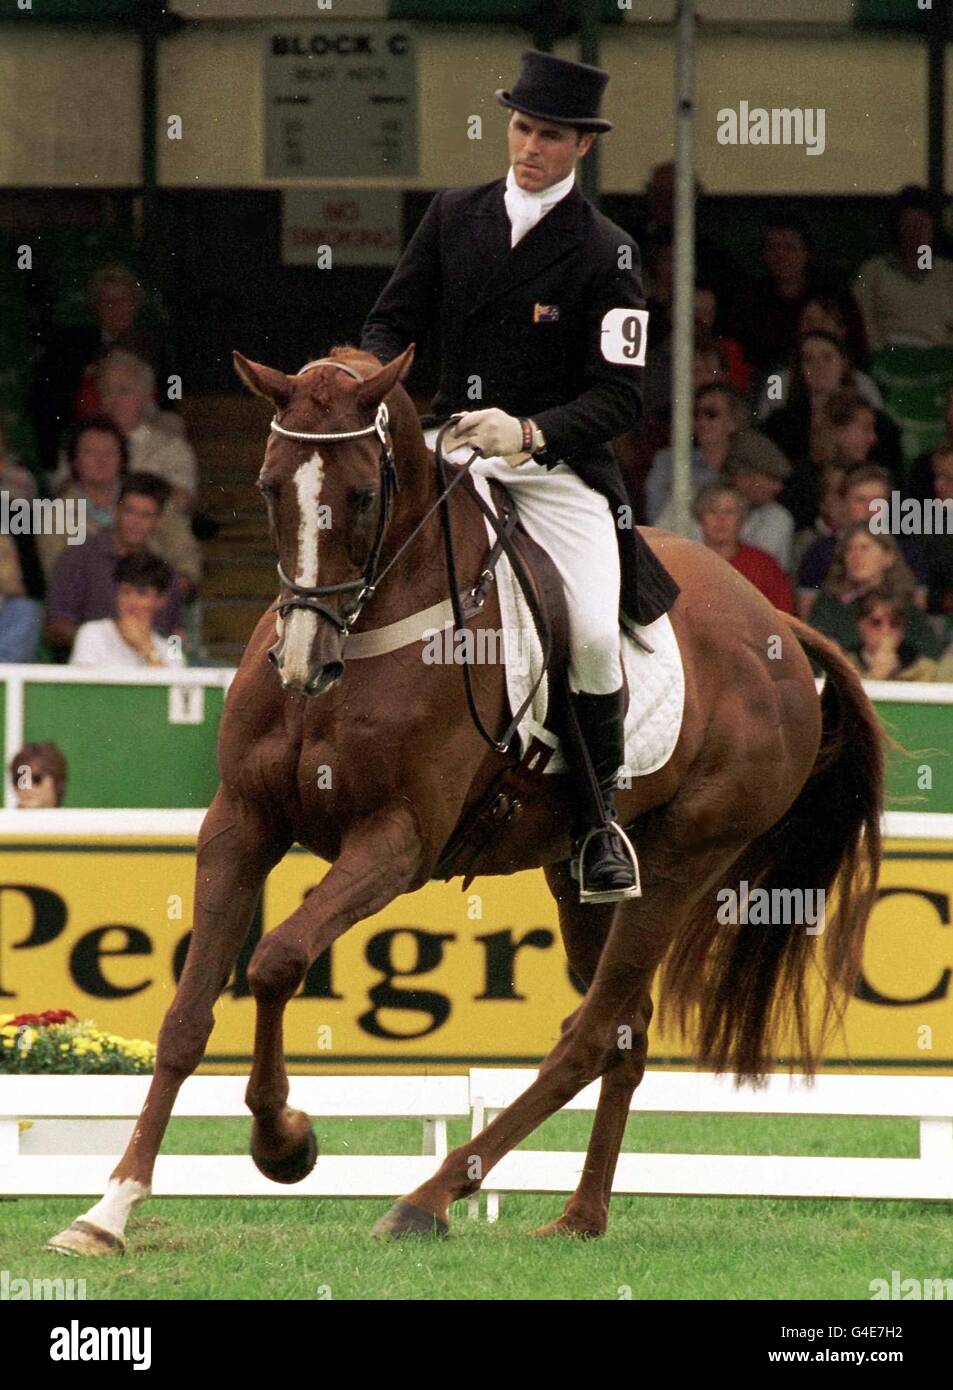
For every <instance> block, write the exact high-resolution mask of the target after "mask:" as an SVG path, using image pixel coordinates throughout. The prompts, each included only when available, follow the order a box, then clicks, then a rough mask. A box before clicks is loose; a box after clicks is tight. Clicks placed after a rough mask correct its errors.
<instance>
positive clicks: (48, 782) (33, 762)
mask: <svg viewBox="0 0 953 1390" xmlns="http://www.w3.org/2000/svg"><path fill="white" fill-rule="evenodd" d="M8 771H9V773H10V780H11V782H12V783H13V788H14V790H15V792H16V794H17V806H18V807H19V809H20V810H24V811H32V810H38V809H42V808H48V807H51V806H62V804H63V797H64V795H65V793H66V779H67V766H66V759H65V758H64V757H63V754H62V751H61V750H60V747H59V745H58V744H56V743H25V744H24V745H23V747H22V748H21V749H20V751H19V753H14V755H13V757H12V758H11V759H10V766H9V768H8Z"/></svg>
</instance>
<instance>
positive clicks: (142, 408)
mask: <svg viewBox="0 0 953 1390" xmlns="http://www.w3.org/2000/svg"><path fill="white" fill-rule="evenodd" d="M88 297H89V306H90V310H91V313H92V317H93V318H94V320H95V326H94V327H90V328H88V329H87V328H79V329H77V328H72V329H65V330H63V331H61V332H60V333H58V334H56V335H55V336H54V337H53V338H52V339H51V340H50V342H49V343H48V344H47V345H46V347H45V349H44V350H43V351H42V353H40V354H39V355H38V357H37V360H36V363H35V369H34V377H33V388H32V394H31V411H32V415H33V421H34V425H35V432H36V438H37V443H38V452H39V463H40V468H39V477H40V478H41V479H42V484H41V486H42V491H43V494H44V495H45V496H47V497H49V498H54V499H57V500H58V501H60V502H62V503H64V504H66V505H67V506H70V505H72V506H73V508H74V509H73V511H72V513H71V514H72V515H74V516H78V515H79V513H78V512H77V511H76V509H75V504H82V507H83V513H82V515H83V517H84V524H83V526H82V529H81V530H79V531H78V532H74V531H71V530H68V529H67V528H63V527H59V528H55V529H54V528H45V529H44V530H43V531H42V533H41V534H39V535H35V534H32V533H31V532H30V531H29V530H27V529H24V528H13V527H12V526H11V527H10V528H8V530H7V533H6V534H0V661H4V662H31V661H35V660H37V659H38V655H40V654H42V655H44V656H45V657H47V658H48V659H51V660H61V661H69V662H71V663H73V664H75V665H78V666H101V665H103V664H106V663H108V664H110V665H130V666H174V665H177V664H181V662H182V661H183V658H184V652H185V650H186V644H187V643H188V642H189V640H190V637H192V636H193V635H194V634H193V633H191V632H190V630H189V618H190V614H191V613H194V603H195V599H196V595H197V589H198V584H199V580H200V578H201V573H202V555H201V545H200V540H201V539H203V538H206V537H207V536H208V535H209V534H210V528H209V525H208V522H207V520H206V519H205V518H203V517H201V516H198V515H197V514H196V496H197V490H198V467H197V462H196V457H195V453H194V451H193V449H192V448H191V446H190V444H189V443H188V440H187V439H186V437H185V433H184V429H183V424H182V420H181V418H180V417H179V416H178V415H177V414H175V413H174V412H173V411H171V410H160V409H159V401H158V396H157V390H156V372H157V370H158V371H162V370H164V368H165V364H164V363H163V362H162V360H161V357H160V356H159V355H158V353H157V351H156V349H155V347H154V345H153V343H152V342H151V340H150V339H149V338H148V336H147V335H145V334H144V333H143V332H142V330H141V329H140V327H139V326H138V322H137V320H138V314H139V310H140V307H141V303H142V291H141V289H140V287H139V284H138V282H137V280H136V278H135V276H134V275H133V274H132V273H131V272H130V271H128V270H126V269H125V268H123V267H121V266H107V267H105V268H103V269H102V270H101V271H99V272H97V273H96V274H95V275H94V276H93V277H92V280H91V282H90V285H89V296H88ZM0 490H5V491H6V492H7V493H8V494H9V496H10V497H11V498H24V499H27V500H28V501H33V499H35V498H36V497H37V491H38V489H37V481H36V477H35V476H34V475H33V474H31V473H30V472H28V471H27V470H26V469H24V468H21V467H19V466H18V465H17V464H16V463H15V462H14V461H13V460H12V459H11V456H10V449H9V442H8V440H7V437H6V434H5V431H4V429H3V426H2V422H0ZM67 514H70V513H67ZM74 542H75V543H74Z"/></svg>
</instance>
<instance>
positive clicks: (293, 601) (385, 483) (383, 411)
mask: <svg viewBox="0 0 953 1390" xmlns="http://www.w3.org/2000/svg"><path fill="white" fill-rule="evenodd" d="M325 363H326V364H327V365H328V366H330V367H337V368H338V370H339V371H342V372H347V374H348V376H352V377H353V378H354V379H355V381H363V379H364V378H363V377H362V376H360V374H359V373H358V372H356V371H355V370H354V369H353V367H346V366H345V365H344V363H343V362H335V361H333V360H332V359H330V358H327V357H322V358H319V359H318V361H316V362H309V363H308V364H307V367H303V368H302V371H307V370H308V369H309V368H310V367H314V366H318V365H319V364H325ZM300 375H301V372H299V373H298V376H300ZM271 428H272V431H273V432H274V433H275V434H280V435H283V436H284V438H285V439H300V440H303V441H304V442H305V443H309V444H310V443H315V444H317V443H323V442H324V441H326V440H332V439H361V438H363V437H364V436H365V435H368V434H376V435H377V436H378V438H379V439H380V442H381V459H380V474H381V505H380V513H379V516H378V520H377V534H376V536H375V537H374V544H373V546H372V548H371V553H370V555H369V556H368V560H367V564H366V565H365V566H364V570H363V573H362V574H361V576H360V578H359V579H349V580H347V581H346V582H345V583H343V584H320V585H316V586H315V587H306V586H305V585H302V584H296V583H295V582H294V580H292V579H289V578H288V576H287V575H286V574H285V572H284V570H283V569H282V567H281V561H280V560H279V561H278V578H279V579H280V580H281V582H282V584H284V586H285V587H286V588H287V589H290V590H291V593H292V595H293V597H292V598H279V599H278V601H277V603H274V604H272V609H271V611H272V612H277V614H278V616H279V617H281V618H283V617H284V616H285V614H286V613H290V612H291V611H292V610H293V609H295V608H303V609H306V610H307V611H309V612H312V613H319V614H320V615H321V617H322V618H326V619H327V620H328V622H329V623H331V625H332V626H333V627H335V628H337V630H338V632H340V633H341V635H342V636H343V637H346V636H347V635H348V633H349V631H350V629H351V626H352V624H353V623H355V622H356V621H357V619H358V617H359V616H360V613H361V609H362V608H363V607H364V605H365V604H366V603H367V602H368V600H369V599H370V598H371V597H372V596H373V594H374V588H375V585H376V582H377V573H378V566H379V564H380V556H381V547H382V546H383V544H384V534H385V532H386V530H387V523H388V521H389V519H390V512H391V506H392V503H393V499H394V494H395V493H396V491H397V489H398V481H397V468H396V465H395V463H394V451H393V449H392V448H391V442H390V436H389V433H388V413H387V406H386V405H385V404H384V402H383V401H382V402H381V403H380V405H379V406H378V407H377V414H376V416H375V418H374V423H373V425H367V426H366V427H365V428H364V429H361V430H338V431H336V432H334V433H331V434H309V433H306V432H305V431H303V430H286V429H285V428H284V426H283V425H279V424H278V421H277V419H275V420H272V422H271ZM355 589H357V590H358V591H359V592H358V595H357V598H356V600H355V602H354V603H353V604H352V605H351V607H350V609H349V611H348V615H347V617H346V618H344V617H342V616H341V614H340V612H337V613H335V612H333V611H332V610H331V609H330V608H326V607H325V606H324V604H323V603H321V602H320V600H321V599H322V598H324V597H326V596H327V595H328V594H345V593H350V592H353V591H354V590H355Z"/></svg>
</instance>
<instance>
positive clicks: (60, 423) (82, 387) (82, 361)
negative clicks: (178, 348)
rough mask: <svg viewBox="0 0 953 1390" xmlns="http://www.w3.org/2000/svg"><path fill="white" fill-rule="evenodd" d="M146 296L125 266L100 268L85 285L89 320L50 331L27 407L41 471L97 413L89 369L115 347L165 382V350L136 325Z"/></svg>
mask: <svg viewBox="0 0 953 1390" xmlns="http://www.w3.org/2000/svg"><path fill="white" fill-rule="evenodd" d="M144 299H145V296H144V294H143V291H142V287H141V286H140V284H139V281H138V280H137V278H136V276H135V275H134V274H133V273H132V271H131V270H129V269H128V268H127V267H126V266H122V265H107V266H102V267H101V268H100V269H99V270H97V271H96V272H95V273H94V274H93V275H92V276H91V278H90V281H89V284H88V286H87V301H88V304H89V310H90V317H91V322H90V323H89V324H83V325H78V326H74V325H70V326H68V327H64V328H59V329H56V330H54V331H53V333H52V334H51V335H50V337H49V340H48V342H47V344H46V346H45V348H44V350H43V351H42V353H41V354H40V357H39V359H38V360H37V364H36V367H35V370H34V375H33V382H32V386H31V390H30V407H31V413H32V416H33V420H34V425H35V428H36V434H37V444H38V451H39V456H40V464H41V466H42V468H43V470H44V472H47V473H52V472H53V470H54V468H55V467H56V461H57V449H58V446H59V442H60V436H61V435H62V434H63V433H64V432H65V431H68V430H71V429H72V428H73V427H74V425H75V424H76V423H77V422H79V421H80V420H82V419H84V418H86V417H87V416H89V415H97V414H100V413H101V404H100V402H99V400H98V397H97V392H96V390H95V383H94V381H92V380H91V378H90V377H89V376H88V374H87V373H88V369H89V368H90V367H91V366H92V365H93V364H95V363H96V362H98V361H99V360H100V358H102V357H103V356H104V355H105V354H106V353H107V352H109V351H110V350H111V349H113V348H117V347H118V348H124V349H125V350H126V351H128V352H133V353H135V354H136V356H137V357H140V358H142V360H143V361H145V362H148V363H149V364H150V366H151V367H152V368H153V370H154V371H155V372H156V374H157V375H158V376H159V379H160V380H163V381H164V380H165V378H166V376H167V375H168V373H167V372H166V370H165V367H166V363H165V347H164V344H163V343H162V341H161V340H160V339H158V338H156V337H154V336H153V335H152V334H150V333H148V332H147V331H146V330H145V329H144V328H143V327H142V326H141V324H140V311H141V309H142V306H143V303H144Z"/></svg>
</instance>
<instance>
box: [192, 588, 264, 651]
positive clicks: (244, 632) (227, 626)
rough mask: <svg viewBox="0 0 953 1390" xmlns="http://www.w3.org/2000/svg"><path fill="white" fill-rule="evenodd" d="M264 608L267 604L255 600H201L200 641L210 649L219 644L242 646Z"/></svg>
mask: <svg viewBox="0 0 953 1390" xmlns="http://www.w3.org/2000/svg"><path fill="white" fill-rule="evenodd" d="M266 607H267V604H266V603H263V602H262V601H261V600H260V599H257V598H255V599H246V598H226V599H222V598H218V599H215V598H213V599H209V600H208V601H207V602H206V601H204V600H203V604H202V640H203V641H204V642H205V643H206V645H208V646H210V647H211V646H212V645H215V644H218V643H221V642H233V643H241V644H242V645H244V644H245V643H247V641H248V640H249V638H250V637H251V635H252V633H253V632H254V630H255V624H256V623H257V622H258V619H259V618H260V617H261V615H262V613H263V612H264V611H265V608H266Z"/></svg>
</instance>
